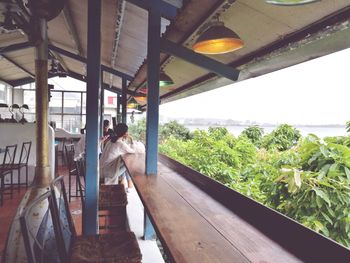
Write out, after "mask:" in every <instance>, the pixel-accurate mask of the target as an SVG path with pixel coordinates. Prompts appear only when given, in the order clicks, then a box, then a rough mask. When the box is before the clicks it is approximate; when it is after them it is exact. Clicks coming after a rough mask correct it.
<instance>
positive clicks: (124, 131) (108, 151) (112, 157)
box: [100, 123, 135, 188]
mask: <svg viewBox="0 0 350 263" xmlns="http://www.w3.org/2000/svg"><path fill="white" fill-rule="evenodd" d="M128 137H129V135H128V126H127V125H126V124H124V123H118V124H117V126H116V129H115V136H112V137H111V138H110V140H109V141H108V142H107V143H106V145H105V147H104V149H103V152H102V155H101V158H100V169H101V173H100V175H101V178H104V181H105V184H118V182H119V181H123V179H124V177H125V176H126V178H127V181H128V187H129V188H131V187H133V184H132V181H131V178H130V176H129V174H128V172H127V170H126V168H125V166H124V165H123V163H122V160H121V158H120V157H121V155H123V154H126V153H135V149H134V147H133V144H132V143H131V144H130V145H129V144H128V143H127V142H126V140H127V139H128Z"/></svg>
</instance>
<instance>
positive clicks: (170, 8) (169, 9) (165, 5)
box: [127, 0, 182, 20]
mask: <svg viewBox="0 0 350 263" xmlns="http://www.w3.org/2000/svg"><path fill="white" fill-rule="evenodd" d="M127 1H128V2H130V3H132V4H134V5H136V6H138V7H141V8H142V9H146V10H148V11H150V10H151V9H152V8H154V7H155V6H157V5H158V6H159V7H160V10H161V11H160V12H161V16H163V17H165V18H166V19H168V20H172V19H174V18H175V17H176V11H177V8H181V7H182V3H179V2H178V1H177V3H174V4H171V1H172V0H167V1H162V0H161V1H158V0H148V1H142V0H127ZM181 2H182V1H181Z"/></svg>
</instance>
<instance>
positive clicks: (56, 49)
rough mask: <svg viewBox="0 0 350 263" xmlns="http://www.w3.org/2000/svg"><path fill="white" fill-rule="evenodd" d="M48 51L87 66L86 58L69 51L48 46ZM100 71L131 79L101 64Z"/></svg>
mask: <svg viewBox="0 0 350 263" xmlns="http://www.w3.org/2000/svg"><path fill="white" fill-rule="evenodd" d="M49 50H51V51H55V52H57V53H59V54H61V55H63V56H66V57H69V58H71V59H75V60H78V61H80V62H82V63H85V64H87V60H88V59H86V58H84V57H82V56H79V55H76V54H74V53H71V52H69V51H67V50H65V49H62V48H59V47H56V46H54V45H50V44H49ZM101 69H102V70H103V71H105V72H108V73H110V74H113V75H115V76H118V77H120V78H125V79H127V80H132V79H133V77H132V76H130V75H128V74H126V73H123V72H120V71H118V70H116V69H113V68H111V67H108V66H105V65H103V64H101Z"/></svg>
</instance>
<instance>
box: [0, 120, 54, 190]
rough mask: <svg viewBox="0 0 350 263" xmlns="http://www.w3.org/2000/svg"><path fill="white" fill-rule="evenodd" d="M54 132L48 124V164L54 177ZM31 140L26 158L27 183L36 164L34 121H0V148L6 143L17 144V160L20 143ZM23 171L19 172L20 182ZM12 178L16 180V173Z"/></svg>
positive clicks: (19, 152) (1, 155)
mask: <svg viewBox="0 0 350 263" xmlns="http://www.w3.org/2000/svg"><path fill="white" fill-rule="evenodd" d="M54 138H55V134H54V131H53V129H52V128H51V127H50V126H49V156H50V157H49V164H50V166H51V176H52V178H54V173H55V149H54V147H55V146H54ZM26 141H32V148H31V150H30V156H29V160H28V177H29V184H30V183H31V182H32V180H33V178H34V170H35V164H36V134H35V123H25V124H20V123H0V148H5V147H6V145H12V144H17V153H16V157H17V159H16V160H18V158H19V156H20V154H21V148H22V143H23V142H26ZM3 158H4V154H3V153H2V154H0V162H1V163H2V161H3ZM24 174H25V171H24V170H23V171H22V172H21V175H22V176H21V178H22V179H21V183H23V182H24V180H23V178H24ZM14 180H15V182H17V174H16V172H15V173H14Z"/></svg>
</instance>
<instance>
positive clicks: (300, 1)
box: [265, 0, 320, 6]
mask: <svg viewBox="0 0 350 263" xmlns="http://www.w3.org/2000/svg"><path fill="white" fill-rule="evenodd" d="M317 1H320V0H266V1H265V2H266V3H268V4H273V5H285V6H294V5H305V4H310V3H314V2H317Z"/></svg>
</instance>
